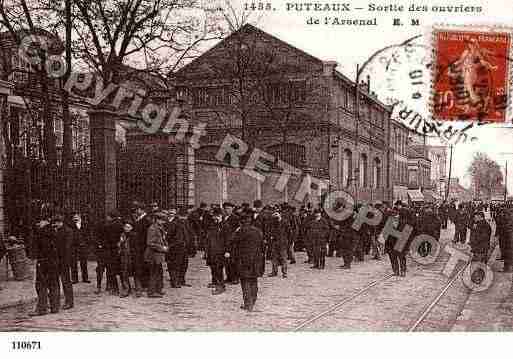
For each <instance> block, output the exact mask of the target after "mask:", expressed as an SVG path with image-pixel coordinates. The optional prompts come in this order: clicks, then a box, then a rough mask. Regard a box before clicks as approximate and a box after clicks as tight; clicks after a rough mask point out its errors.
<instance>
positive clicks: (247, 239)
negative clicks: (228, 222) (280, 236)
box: [225, 210, 263, 311]
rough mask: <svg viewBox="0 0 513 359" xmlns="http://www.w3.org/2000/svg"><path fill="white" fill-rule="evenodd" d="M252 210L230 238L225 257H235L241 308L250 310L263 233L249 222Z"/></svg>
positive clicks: (252, 302) (255, 296) (252, 305)
mask: <svg viewBox="0 0 513 359" xmlns="http://www.w3.org/2000/svg"><path fill="white" fill-rule="evenodd" d="M252 219H253V211H251V210H248V211H246V212H245V214H244V216H243V219H242V225H241V226H240V228H238V229H237V230H236V231H235V233H234V235H233V236H232V240H231V246H230V247H231V251H230V252H227V253H226V254H225V256H226V257H227V258H230V257H232V256H233V257H235V265H236V266H237V271H238V273H239V275H240V284H241V287H242V298H243V300H244V304H243V305H242V306H241V309H244V310H247V311H252V310H253V307H254V306H255V302H256V299H257V294H258V276H259V274H260V270H261V261H262V259H261V256H262V253H263V249H262V248H263V235H262V232H261V231H260V229H258V228H256V227H255V226H253V225H252V224H251V221H252Z"/></svg>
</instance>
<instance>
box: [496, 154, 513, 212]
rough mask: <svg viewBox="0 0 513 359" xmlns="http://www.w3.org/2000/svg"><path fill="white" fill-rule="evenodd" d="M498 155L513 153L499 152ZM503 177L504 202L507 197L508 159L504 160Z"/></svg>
mask: <svg viewBox="0 0 513 359" xmlns="http://www.w3.org/2000/svg"><path fill="white" fill-rule="evenodd" d="M499 155H501V156H511V155H513V152H500V153H499ZM504 174H505V178H504V202H506V200H507V199H508V160H506V167H505V173H504Z"/></svg>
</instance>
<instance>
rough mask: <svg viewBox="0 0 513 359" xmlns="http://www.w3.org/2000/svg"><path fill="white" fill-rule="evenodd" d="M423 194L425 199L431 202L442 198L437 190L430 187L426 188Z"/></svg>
mask: <svg viewBox="0 0 513 359" xmlns="http://www.w3.org/2000/svg"><path fill="white" fill-rule="evenodd" d="M422 194H423V195H424V199H425V201H426V202H429V203H434V202H436V201H439V200H441V198H440V196H438V195H437V194H436V193H435V192H433V191H431V190H428V189H427V190H424V191H423V192H422Z"/></svg>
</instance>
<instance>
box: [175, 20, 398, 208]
mask: <svg viewBox="0 0 513 359" xmlns="http://www.w3.org/2000/svg"><path fill="white" fill-rule="evenodd" d="M336 67H337V64H336V63H335V62H331V61H322V60H321V59H318V58H316V57H313V56H311V55H309V54H307V53H305V52H303V51H302V50H299V49H297V48H295V47H293V46H291V45H289V44H287V43H285V42H283V41H281V40H279V39H277V38H276V37H274V36H271V35H269V34H267V33H265V32H263V31H261V30H260V29H258V28H256V27H254V26H251V25H245V26H244V27H243V28H241V29H240V30H239V31H237V32H235V33H233V34H231V35H230V36H229V37H227V38H226V39H224V40H223V41H221V42H220V43H219V44H217V45H216V46H215V47H214V48H212V49H210V50H209V51H207V52H206V53H204V54H203V55H202V56H200V57H199V58H197V59H196V60H194V61H193V62H191V63H190V64H188V65H187V66H185V67H184V68H182V69H181V70H180V71H178V72H177V73H176V74H175V76H174V81H175V83H176V89H177V93H179V94H180V95H181V96H182V97H183V98H185V99H186V100H185V107H186V108H187V115H188V118H190V119H191V120H192V121H194V122H195V123H206V124H207V135H206V136H205V137H203V138H202V141H201V147H200V148H199V149H197V150H196V151H195V159H196V160H195V165H196V168H195V171H194V173H195V176H194V177H195V180H194V184H195V192H194V193H195V202H196V203H199V202H202V201H204V202H209V203H212V202H215V203H219V202H222V201H225V200H231V201H233V202H238V203H240V202H250V201H252V200H254V199H257V198H261V199H263V200H264V201H267V202H273V203H274V202H281V201H288V202H292V203H294V202H296V201H297V202H302V198H300V197H301V196H299V197H298V196H297V195H296V194H297V193H298V188H299V187H300V186H301V183H303V180H304V175H305V174H311V175H312V176H313V177H315V178H318V179H320V180H322V181H323V182H322V185H320V186H315V184H314V185H313V186H312V189H313V191H312V196H309V197H308V198H307V199H305V200H304V201H306V200H307V201H311V202H316V201H317V200H318V199H319V197H320V195H321V193H322V192H325V191H327V190H329V189H331V190H334V189H340V190H344V191H346V192H349V193H351V194H352V195H353V196H354V197H355V198H356V200H357V201H360V202H371V201H375V200H384V199H388V200H390V199H391V192H392V191H391V188H392V187H391V181H390V176H391V172H390V170H389V167H388V166H389V155H390V153H389V151H388V143H387V142H388V137H389V125H390V109H389V108H387V107H386V106H384V105H383V104H382V103H381V102H380V101H378V99H377V97H376V95H375V94H373V93H372V91H370V89H369V82H366V83H362V84H360V95H359V97H360V106H359V108H360V116H359V118H360V119H359V121H358V124H357V121H356V116H355V94H356V90H355V87H356V86H355V84H354V83H353V82H352V81H350V80H349V79H348V78H347V77H345V76H344V75H343V74H342V73H340V72H339V71H337V70H336ZM227 133H230V134H232V135H233V136H237V137H239V138H241V139H242V140H244V142H245V143H246V144H247V146H248V147H249V148H250V149H253V148H258V149H260V150H262V151H265V152H266V153H268V154H270V155H272V156H273V157H274V158H275V159H276V161H275V162H274V163H273V164H271V169H270V170H269V171H267V173H266V176H267V179H266V181H265V182H264V183H262V182H259V181H256V180H255V179H253V178H251V177H249V176H247V175H246V174H244V173H243V172H242V171H241V170H240V169H237V168H232V167H230V166H227V165H226V164H224V163H222V162H221V161H219V160H218V159H217V158H216V154H217V153H218V151H219V146H220V144H221V142H222V141H223V139H224V138H225V136H226V134H227ZM278 161H283V162H285V163H288V164H289V165H292V166H293V167H294V168H296V169H298V170H299V172H298V173H300V174H299V175H298V176H292V179H291V181H289V183H288V186H286V187H285V190H284V191H276V190H275V186H274V184H275V183H276V181H277V179H278V178H279V175H280V166H277V165H276V164H277V163H278ZM324 185H325V186H324ZM304 201H303V202H304Z"/></svg>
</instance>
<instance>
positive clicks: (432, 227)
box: [417, 207, 442, 257]
mask: <svg viewBox="0 0 513 359" xmlns="http://www.w3.org/2000/svg"><path fill="white" fill-rule="evenodd" d="M419 219H420V220H419V223H418V224H417V226H418V232H419V233H420V234H427V235H429V236H431V237H433V238H434V239H436V240H437V241H440V233H441V231H442V222H441V221H440V218H439V217H438V216H437V215H436V214H435V211H434V210H433V208H432V207H426V208H425V210H424V211H423V212H422V213H421V214H420V217H419ZM431 250H432V248H431V244H430V243H429V242H425V243H422V244H421V246H420V248H419V251H420V255H421V256H423V257H425V256H427V255H429V253H431Z"/></svg>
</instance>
